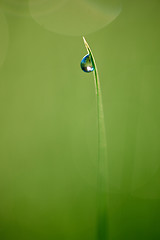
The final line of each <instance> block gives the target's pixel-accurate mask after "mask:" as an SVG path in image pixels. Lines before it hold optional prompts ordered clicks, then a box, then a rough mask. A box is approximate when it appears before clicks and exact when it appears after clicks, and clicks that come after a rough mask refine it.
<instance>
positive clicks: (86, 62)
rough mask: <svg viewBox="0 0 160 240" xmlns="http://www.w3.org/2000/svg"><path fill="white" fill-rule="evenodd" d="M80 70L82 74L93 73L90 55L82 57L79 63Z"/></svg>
mask: <svg viewBox="0 0 160 240" xmlns="http://www.w3.org/2000/svg"><path fill="white" fill-rule="evenodd" d="M81 68H82V70H83V71H84V72H93V71H94V67H93V64H92V60H91V56H90V54H87V55H86V56H84V57H83V59H82V61H81Z"/></svg>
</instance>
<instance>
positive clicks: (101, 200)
mask: <svg viewBox="0 0 160 240" xmlns="http://www.w3.org/2000/svg"><path fill="white" fill-rule="evenodd" d="M83 41H84V44H85V47H86V49H87V52H88V54H90V57H91V60H92V64H93V67H94V68H95V70H94V71H93V74H94V83H95V90H96V98H97V118H98V173H97V175H98V192H97V199H98V208H97V210H98V211H97V239H98V240H106V239H108V229H107V225H108V223H107V202H108V199H107V188H108V186H109V182H108V174H107V168H106V156H107V148H106V134H105V122H104V112H103V103H102V93H101V88H100V81H99V75H98V69H97V66H96V62H95V58H94V56H93V53H92V51H91V48H90V46H89V44H88V43H87V41H86V39H85V38H84V37H83Z"/></svg>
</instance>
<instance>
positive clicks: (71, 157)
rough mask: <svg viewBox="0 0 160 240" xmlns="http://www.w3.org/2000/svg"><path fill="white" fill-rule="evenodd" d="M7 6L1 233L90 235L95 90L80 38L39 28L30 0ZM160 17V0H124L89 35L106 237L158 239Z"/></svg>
mask: <svg viewBox="0 0 160 240" xmlns="http://www.w3.org/2000/svg"><path fill="white" fill-rule="evenodd" d="M17 2H18V1H17ZM25 2H27V1H23V3H25ZM104 2H105V1H104ZM1 6H3V7H1ZM4 6H5V1H4V0H0V9H1V8H2V12H3V13H4V15H1V16H2V17H0V20H1V22H0V64H1V67H0V112H1V115H0V239H1V240H14V239H16V240H46V239H47V240H51V239H52V240H53V239H55V240H63V239H64V240H72V239H74V240H82V239H83V240H93V239H95V232H96V230H95V222H96V174H97V122H96V99H95V91H94V83H93V76H92V74H85V73H84V72H82V71H81V69H80V61H81V58H82V57H83V56H84V55H85V54H86V50H85V47H84V45H83V42H82V38H81V36H77V37H75V36H65V35H59V34H56V33H54V32H49V31H48V30H46V29H44V28H42V27H41V26H40V25H38V23H36V22H35V21H34V19H33V18H32V17H31V16H30V15H29V9H28V5H27V4H24V5H23V12H25V14H24V15H23V14H22V13H23V12H21V14H18V15H17V14H13V12H12V11H9V10H8V9H9V4H8V5H6V8H4ZM12 7H13V6H11V7H10V10H11V9H12ZM14 7H15V6H14ZM15 9H17V11H18V10H19V8H18V4H17V7H15ZM15 9H14V10H15ZM20 10H21V9H20ZM20 10H19V12H20ZM2 12H1V14H2ZM95 18H96V16H95ZM63 20H64V21H65V19H63ZM73 21H74V20H73ZM57 24H58V23H57ZM159 25H160V2H159V0H139V1H138V0H136V1H127V0H122V11H121V14H120V15H119V17H118V18H117V19H116V20H115V21H114V22H112V23H111V24H110V25H108V26H107V27H105V28H103V29H101V30H99V31H97V32H95V33H92V34H89V35H86V39H87V41H88V42H89V44H90V46H91V48H92V50H93V53H94V55H95V58H96V62H97V66H98V69H99V75H100V81H101V86H102V93H103V103H104V114H105V123H106V135H107V144H108V162H109V166H108V168H109V174H110V191H109V193H108V197H109V200H110V206H109V209H108V211H109V236H110V238H109V240H121V239H123V240H135V239H136V240H139V239H141V240H142V239H145V240H147V239H148V240H151V239H152V240H158V239H160V126H159V123H160V107H159V105H160V96H159V95H160V94H159V92H160V90H159V88H160V27H159Z"/></svg>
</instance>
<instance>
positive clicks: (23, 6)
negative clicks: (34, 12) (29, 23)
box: [0, 0, 29, 16]
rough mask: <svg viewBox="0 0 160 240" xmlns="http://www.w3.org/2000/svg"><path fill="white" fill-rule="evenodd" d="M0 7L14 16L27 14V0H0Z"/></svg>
mask: <svg viewBox="0 0 160 240" xmlns="http://www.w3.org/2000/svg"><path fill="white" fill-rule="evenodd" d="M0 8H1V10H3V12H6V13H9V14H12V15H15V16H29V10H28V0H0Z"/></svg>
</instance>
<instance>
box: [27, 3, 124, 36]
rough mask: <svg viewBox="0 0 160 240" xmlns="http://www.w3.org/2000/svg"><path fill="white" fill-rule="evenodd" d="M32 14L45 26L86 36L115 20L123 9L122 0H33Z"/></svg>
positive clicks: (30, 7)
mask: <svg viewBox="0 0 160 240" xmlns="http://www.w3.org/2000/svg"><path fill="white" fill-rule="evenodd" d="M29 9H30V14H31V16H32V17H33V19H34V20H35V21H36V22H37V23H38V24H40V25H41V26H42V27H44V28H45V29H47V30H49V31H51V32H55V33H59V34H64V35H72V36H82V35H86V34H89V33H93V32H95V31H97V30H100V29H101V28H104V27H105V26H106V25H108V24H109V23H111V22H112V21H113V20H114V19H116V18H117V16H118V15H119V14H120V12H121V4H120V1H119V0H112V1H111V0H92V1H91V0H81V1H79V0H39V1H37V0H29Z"/></svg>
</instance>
